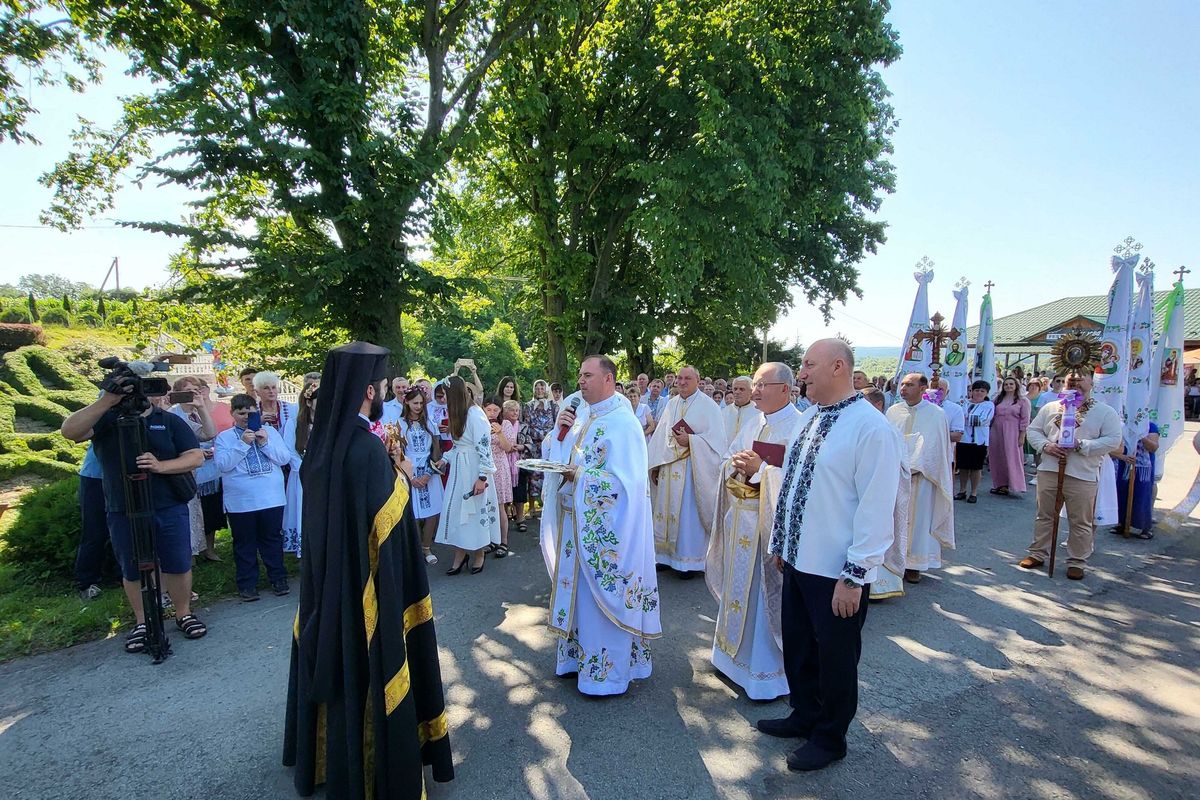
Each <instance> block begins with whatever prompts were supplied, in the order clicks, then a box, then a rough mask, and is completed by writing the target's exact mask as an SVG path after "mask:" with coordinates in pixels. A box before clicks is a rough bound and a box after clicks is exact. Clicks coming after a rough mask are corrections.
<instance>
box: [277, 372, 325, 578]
mask: <svg viewBox="0 0 1200 800" xmlns="http://www.w3.org/2000/svg"><path fill="white" fill-rule="evenodd" d="M320 383H321V377H320V376H319V375H318V376H317V377H316V378H315V379H311V378H309V377H308V376H305V378H304V388H303V389H302V390H301V392H300V402H299V403H297V406H298V408H299V411H297V412H296V414H295V416H293V417H290V418H289V419H288V420H287V422H285V423H284V425H283V443H284V444H285V445H286V446H287V448H288V452H289V453H290V454H291V460H290V461H288V466H289V467H290V468H291V473H290V474H289V475H288V478H287V502H286V503H285V504H284V506H283V552H285V553H295V554H296V558H300V550H301V547H300V521H301V518H302V517H303V512H304V489H303V487H301V485H300V464H301V462H302V461H303V460H304V450H305V449H306V448H307V447H308V437H309V435H310V434H311V433H312V426H313V419H314V417H315V415H316V413H317V388H318V387H319V385H320Z"/></svg>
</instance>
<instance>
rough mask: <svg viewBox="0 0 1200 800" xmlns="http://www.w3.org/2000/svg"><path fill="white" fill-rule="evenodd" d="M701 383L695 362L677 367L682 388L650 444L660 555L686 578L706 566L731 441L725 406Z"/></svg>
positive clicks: (656, 545)
mask: <svg viewBox="0 0 1200 800" xmlns="http://www.w3.org/2000/svg"><path fill="white" fill-rule="evenodd" d="M699 384H700V374H699V373H698V372H696V369H695V367H684V368H682V369H681V370H679V374H678V375H677V376H676V378H675V387H676V389H678V391H679V393H678V394H676V395H673V396H672V397H671V400H670V402H668V403H667V407H666V409H665V410H664V411H663V415H662V419H660V420H659V423H658V427H657V428H655V430H654V435H653V436H652V437H651V438H650V445H649V456H650V498H651V501H652V503H653V506H654V550H655V553H656V558H657V560H658V563H659V564H665V565H666V566H668V567H670V568H672V569H674V570H676V571H677V572H679V573H680V577H681V578H685V579H686V578H691V577H693V575H694V574H695V573H696V572H702V571H703V570H704V559H705V554H706V553H707V552H708V533H709V531H710V530H712V523H713V518H714V516H715V515H716V508H717V492H718V489H719V488H720V487H719V482H720V477H719V473H720V469H721V459H722V458H723V457H724V455H725V450H726V448H727V447H728V446H729V439H728V438H727V437H726V435H725V421H724V420H723V419H722V418H721V409H719V408H718V407H717V404H716V403H714V402H713V399H712V398H711V397H708V396H707V395H705V394H704V393H703V392H701V391H699V388H700V387H699Z"/></svg>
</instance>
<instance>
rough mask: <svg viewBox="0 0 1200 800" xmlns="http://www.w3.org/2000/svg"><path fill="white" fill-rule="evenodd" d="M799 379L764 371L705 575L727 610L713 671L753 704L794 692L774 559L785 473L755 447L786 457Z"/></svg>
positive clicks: (725, 471)
mask: <svg viewBox="0 0 1200 800" xmlns="http://www.w3.org/2000/svg"><path fill="white" fill-rule="evenodd" d="M794 379H795V378H794V376H793V375H792V370H791V367H789V366H788V365H787V364H781V363H779V362H773V363H769V364H763V365H762V366H761V367H759V368H758V371H757V372H756V373H754V382H753V386H754V388H753V390H752V395H751V396H752V397H753V398H754V409H747V411H746V416H747V417H750V421H749V422H748V423H747V424H745V425H742V427H741V432H740V433H739V435H738V436H737V437H736V438H735V439H734V441H733V444H731V445H730V446H729V449H728V450H727V451H726V453H725V461H724V463H723V464H722V465H721V480H722V485H721V494H720V496H719V497H718V499H717V518H716V522H715V524H714V525H713V532H712V540H711V541H710V542H709V544H708V559H707V561H706V566H705V570H704V580H705V582H706V583H707V584H708V588H709V591H711V592H712V593H713V596H714V597H715V598H717V602H718V603H720V604H721V607H720V610H719V611H718V612H717V632H716V636H715V638H714V640H713V650H712V663H713V666H714V667H716V668H717V669H718V670H720V671H721V672H722V673H723V674H724V675H725V676H727V677H728V678H729V679H730V680H731V681H733V682H734V683H736V684H738V685H739V686H741V687H742V688H743V689H745V690H746V696H747V697H749V698H751V699H753V700H774V699H775V698H777V697H782V696H783V695H785V694H787V693H788V685H787V678H786V677H785V675H784V671H783V644H782V638H781V636H782V634H781V633H780V623H779V604H780V601H781V599H782V582H781V574H780V572H779V569H778V568H776V567H775V565H774V564H771V563H768V557H767V544H768V543H769V542H770V539H771V527H772V523H773V522H774V519H775V508H776V505H777V503H778V501H779V489H780V487H781V485H782V483H783V468H782V467H781V466H772V465H771V464H769V463H767V462H766V461H764V460H763V459H762V457H761V456H760V455H759V453H757V452H755V450H754V446H755V443H756V442H758V443H764V442H765V443H769V444H772V445H776V446H777V447H778V448H779V449H780V450H782V449H783V448H784V447H785V446H786V445H787V443H788V442H789V441H791V439H792V438H793V437H794V436H795V435H796V433H797V432H798V431H799V430H800V412H799V411H798V410H797V409H796V407H795V406H794V405H792V403H791V398H790V397H789V396H788V387H790V386H791V385H792V382H793V380H794ZM743 380H747V381H748V380H749V379H743V378H738V379H737V380H735V381H734V386H735V387H736V386H738V385H739V383H740V382H741V381H743ZM747 388H749V387H748V386H747ZM751 411H753V413H751ZM763 449H764V450H765V448H763Z"/></svg>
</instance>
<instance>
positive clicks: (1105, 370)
mask: <svg viewBox="0 0 1200 800" xmlns="http://www.w3.org/2000/svg"><path fill="white" fill-rule="evenodd" d="M1120 366H1121V354H1120V353H1119V352H1118V351H1117V343H1116V342H1112V341H1106V342H1104V343H1102V344H1101V345H1100V363H1099V364H1097V365H1096V374H1097V375H1115V374H1116V373H1117V370H1118V369H1120Z"/></svg>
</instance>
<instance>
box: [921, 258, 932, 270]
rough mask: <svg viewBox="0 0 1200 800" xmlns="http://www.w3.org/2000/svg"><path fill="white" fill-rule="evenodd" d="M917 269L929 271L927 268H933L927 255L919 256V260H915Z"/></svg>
mask: <svg viewBox="0 0 1200 800" xmlns="http://www.w3.org/2000/svg"><path fill="white" fill-rule="evenodd" d="M917 269H919V270H921V272H929V270H931V269H933V261H932V260H930V258H929V256H921V260H920V261H918V262H917Z"/></svg>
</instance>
